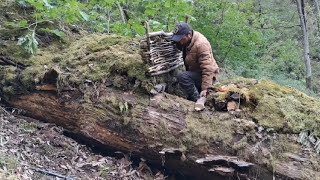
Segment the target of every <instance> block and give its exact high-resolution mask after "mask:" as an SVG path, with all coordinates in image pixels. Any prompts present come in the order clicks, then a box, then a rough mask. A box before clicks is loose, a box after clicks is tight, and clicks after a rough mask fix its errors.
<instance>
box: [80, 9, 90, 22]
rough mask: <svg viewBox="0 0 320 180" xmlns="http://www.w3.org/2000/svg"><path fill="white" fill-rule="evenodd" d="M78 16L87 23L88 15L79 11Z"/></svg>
mask: <svg viewBox="0 0 320 180" xmlns="http://www.w3.org/2000/svg"><path fill="white" fill-rule="evenodd" d="M80 14H81V16H82V18H83V19H84V20H85V21H88V20H89V15H88V14H87V13H85V12H83V11H80Z"/></svg>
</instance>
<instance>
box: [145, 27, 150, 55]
mask: <svg viewBox="0 0 320 180" xmlns="http://www.w3.org/2000/svg"><path fill="white" fill-rule="evenodd" d="M145 26H146V27H145V28H146V36H147V44H148V50H150V36H149V32H150V26H149V22H148V21H146V22H145Z"/></svg>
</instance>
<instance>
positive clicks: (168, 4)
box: [164, 0, 171, 8]
mask: <svg viewBox="0 0 320 180" xmlns="http://www.w3.org/2000/svg"><path fill="white" fill-rule="evenodd" d="M164 6H165V7H166V8H170V7H171V3H170V0H167V1H166V2H165V3H164Z"/></svg>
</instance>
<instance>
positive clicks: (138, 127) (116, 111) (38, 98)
mask: <svg viewBox="0 0 320 180" xmlns="http://www.w3.org/2000/svg"><path fill="white" fill-rule="evenodd" d="M117 93H118V94H115V92H114V91H111V90H110V89H106V90H105V92H103V94H101V97H100V98H102V97H115V96H117V97H122V98H123V99H122V100H126V101H125V102H126V103H128V109H126V110H125V111H126V112H123V113H121V111H120V108H119V107H117V106H114V105H112V103H110V104H104V105H102V104H96V103H93V104H90V105H89V104H86V105H82V104H81V103H79V102H78V100H77V99H69V100H67V101H66V100H65V99H64V98H63V97H65V96H67V95H68V96H74V97H76V96H75V94H76V93H75V92H73V93H71V94H70V93H69V92H68V93H64V94H63V95H62V96H57V95H54V94H52V93H43V92H39V93H34V94H30V95H25V96H21V97H19V98H15V99H14V100H12V101H11V104H12V105H13V106H14V107H16V108H19V109H23V110H25V112H26V114H27V115H29V116H32V117H34V118H37V119H42V120H44V121H46V122H51V123H55V124H58V125H60V126H62V127H64V128H66V129H67V130H69V131H71V132H72V133H75V134H78V135H82V136H84V137H85V138H87V139H88V140H94V141H97V142H98V143H100V144H101V145H104V146H106V147H108V148H111V149H113V150H118V151H123V152H125V153H130V154H132V155H133V156H139V157H143V158H145V159H146V160H147V161H148V162H150V163H156V164H162V165H163V166H164V167H167V168H169V169H172V170H175V171H177V172H180V173H182V174H183V175H185V176H190V177H194V178H199V179H200V178H201V179H202V178H204V177H206V178H218V179H219V178H220V179H223V177H224V176H230V177H238V176H239V177H250V176H251V174H250V173H258V172H254V171H256V170H254V169H255V168H254V167H251V166H253V164H251V163H247V162H241V161H239V160H238V159H234V160H233V161H234V163H232V165H230V162H228V160H227V159H228V158H229V157H228V155H230V154H228V153H227V152H226V151H224V150H222V149H220V148H221V147H218V146H217V145H212V146H210V149H208V148H209V147H205V146H203V147H201V146H198V147H196V146H194V147H188V148H187V149H185V148H182V146H183V145H184V146H188V145H187V143H192V142H183V139H184V138H183V137H185V136H189V135H190V134H187V132H186V130H187V129H188V127H187V122H186V117H187V116H192V117H193V118H194V119H192V121H199V120H200V118H201V116H203V115H204V114H197V115H195V116H194V115H191V114H193V113H194V112H193V111H189V110H188V109H190V108H191V109H192V104H191V103H190V102H188V101H186V100H183V99H180V98H177V97H174V96H171V95H168V94H167V95H164V94H161V95H158V96H156V97H154V98H153V99H151V100H150V102H142V101H141V100H138V98H140V97H137V96H135V95H130V94H123V93H122V92H117ZM144 98H146V97H144ZM144 100H147V99H144ZM164 106H167V107H164ZM167 108H168V109H167ZM207 113H208V112H207ZM197 116H198V117H199V118H197ZM212 120H214V119H212ZM207 153H210V154H211V156H215V155H219V156H218V157H220V158H219V160H205V159H201V158H202V157H205V155H206V154H207ZM220 155H225V157H223V156H220ZM204 162H211V163H209V164H210V165H209V166H208V163H204ZM202 164H205V165H202ZM215 166H221V167H226V168H231V169H232V173H230V172H224V171H223V170H220V171H221V172H220V171H218V170H216V171H217V172H215V171H214V170H213V169H214V167H215ZM209 170H211V171H213V172H210V171H209ZM222 173H225V175H223V174H222ZM260 173H261V172H260ZM260 175H261V176H263V177H268V178H267V179H270V178H271V176H272V175H271V174H270V172H268V171H263V172H262V173H261V174H260Z"/></svg>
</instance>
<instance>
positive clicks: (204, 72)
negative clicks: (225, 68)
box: [172, 23, 219, 103]
mask: <svg viewBox="0 0 320 180" xmlns="http://www.w3.org/2000/svg"><path fill="white" fill-rule="evenodd" d="M172 40H173V41H174V42H176V44H177V47H178V48H179V49H180V50H182V51H183V60H184V64H185V67H186V71H185V72H182V73H181V74H179V75H178V81H179V85H180V86H181V87H182V88H183V89H184V91H185V92H186V94H187V95H188V99H189V100H191V101H194V102H196V101H197V100H198V99H199V98H200V97H206V96H207V90H208V88H209V87H211V86H212V84H213V82H214V81H215V80H216V78H217V75H218V72H219V67H218V65H217V63H216V61H215V59H214V57H213V55H212V49H211V45H210V43H209V41H208V40H207V38H206V37H204V36H203V35H202V34H201V33H199V32H197V31H193V30H192V28H191V27H190V26H189V24H187V23H180V24H178V25H177V26H176V29H175V31H174V33H173V36H172ZM203 103H204V102H203Z"/></svg>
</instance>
